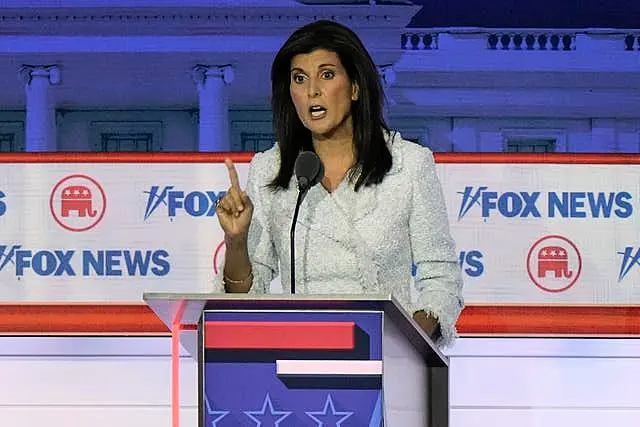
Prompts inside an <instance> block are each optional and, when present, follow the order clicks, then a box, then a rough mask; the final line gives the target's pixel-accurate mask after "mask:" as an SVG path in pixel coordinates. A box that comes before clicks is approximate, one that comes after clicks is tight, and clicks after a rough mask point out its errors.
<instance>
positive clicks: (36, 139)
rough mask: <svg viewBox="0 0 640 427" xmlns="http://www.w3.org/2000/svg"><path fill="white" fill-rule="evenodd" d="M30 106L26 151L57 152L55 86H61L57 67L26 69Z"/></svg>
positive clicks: (28, 110) (47, 66) (27, 119)
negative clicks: (53, 87)
mask: <svg viewBox="0 0 640 427" xmlns="http://www.w3.org/2000/svg"><path fill="white" fill-rule="evenodd" d="M20 75H21V76H22V79H23V81H24V84H25V95H26V104H27V117H26V151H56V133H57V127H56V105H55V100H54V96H53V90H52V88H51V86H54V85H58V84H60V82H61V76H60V68H59V67H58V66H56V65H46V66H32V65H23V66H22V67H21V68H20Z"/></svg>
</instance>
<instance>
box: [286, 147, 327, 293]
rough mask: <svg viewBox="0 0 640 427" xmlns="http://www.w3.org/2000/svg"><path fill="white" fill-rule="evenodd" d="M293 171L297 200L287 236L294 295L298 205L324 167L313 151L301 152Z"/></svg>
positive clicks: (315, 182) (322, 172)
mask: <svg viewBox="0 0 640 427" xmlns="http://www.w3.org/2000/svg"><path fill="white" fill-rule="evenodd" d="M293 170H294V171H295V173H296V178H297V180H298V200H297V201H296V208H295V210H294V211H293V222H292V223H291V231H290V234H289V236H290V238H291V242H290V244H291V294H295V293H296V256H295V241H296V239H295V237H296V222H297V221H298V212H299V211H300V205H302V200H304V197H305V196H306V195H307V192H308V191H309V190H310V189H311V187H313V186H314V185H316V184H317V183H319V182H320V181H321V180H322V178H324V165H323V164H322V161H321V160H320V157H318V155H317V154H316V153H314V152H313V151H303V152H301V153H300V154H298V158H296V163H295V165H294V168H293Z"/></svg>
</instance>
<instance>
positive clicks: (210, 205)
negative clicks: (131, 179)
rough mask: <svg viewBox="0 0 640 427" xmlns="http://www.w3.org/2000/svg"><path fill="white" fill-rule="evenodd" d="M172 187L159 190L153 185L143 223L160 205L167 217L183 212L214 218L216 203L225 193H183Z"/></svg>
mask: <svg viewBox="0 0 640 427" xmlns="http://www.w3.org/2000/svg"><path fill="white" fill-rule="evenodd" d="M173 188H174V186H173V185H167V186H164V187H163V188H161V187H160V186H159V185H154V186H152V187H151V189H150V190H149V191H145V194H148V198H147V206H146V208H145V211H144V219H145V221H146V220H147V219H149V218H150V217H151V215H153V214H154V213H155V212H156V210H157V209H158V207H160V205H164V206H166V212H167V216H168V217H169V218H173V217H175V216H176V215H177V214H178V212H184V213H186V214H187V215H189V216H195V217H201V216H207V217H211V216H214V215H215V213H216V202H217V201H218V199H219V198H222V197H223V196H224V195H225V193H226V191H219V192H217V193H216V192H215V191H192V192H190V193H185V192H184V191H180V190H174V189H173Z"/></svg>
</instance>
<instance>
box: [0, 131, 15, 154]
mask: <svg viewBox="0 0 640 427" xmlns="http://www.w3.org/2000/svg"><path fill="white" fill-rule="evenodd" d="M15 141H16V134H15V133H0V152H2V153H11V152H13V151H18V150H16V144H15Z"/></svg>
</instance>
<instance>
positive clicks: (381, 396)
mask: <svg viewBox="0 0 640 427" xmlns="http://www.w3.org/2000/svg"><path fill="white" fill-rule="evenodd" d="M143 298H144V300H145V302H146V303H147V304H148V305H149V307H150V308H151V309H152V310H153V311H154V313H156V315H157V316H158V317H159V318H160V319H161V320H162V321H163V322H164V323H165V324H166V325H167V326H168V327H169V328H170V329H171V334H172V340H171V342H172V344H171V359H172V363H171V365H172V375H171V382H172V384H171V406H172V424H171V425H172V427H179V423H180V419H179V414H180V412H179V411H180V407H179V403H180V402H179V393H180V390H179V364H178V357H179V351H180V345H182V346H183V347H184V348H185V349H186V350H187V352H188V353H189V354H190V355H191V356H192V357H194V358H196V359H197V360H198V426H200V427H204V426H207V427H211V426H213V427H216V426H231V425H237V426H245V425H246V426H254V425H256V426H263V425H264V426H266V425H276V426H282V427H286V426H334V425H335V426H344V427H347V426H363V427H382V426H384V427H414V426H415V427H447V426H448V425H449V367H448V359H447V358H446V357H445V356H444V355H443V354H442V353H441V352H440V351H439V349H438V348H437V347H436V346H435V345H434V343H433V342H432V341H431V339H430V338H429V337H428V336H427V335H426V334H425V333H424V332H423V331H422V330H421V329H420V327H419V326H418V325H417V323H416V322H415V321H414V320H413V319H412V318H411V316H410V315H409V314H408V313H407V312H406V311H405V310H404V309H403V308H402V307H401V305H400V304H399V303H398V302H397V301H396V300H395V299H394V298H393V297H390V296H370V295H367V296H366V297H363V296H355V295H261V296H259V297H256V296H255V295H247V294H171V293H145V294H144V297H143Z"/></svg>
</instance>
